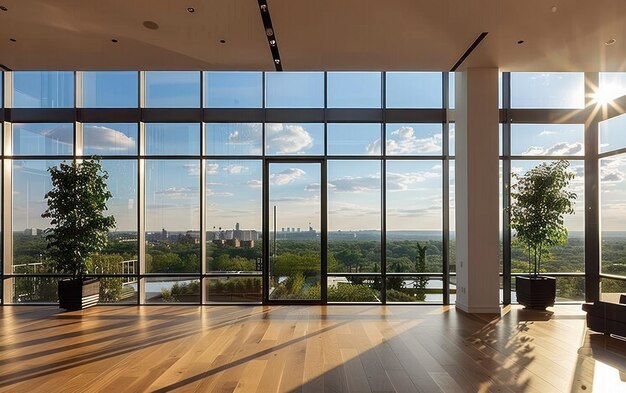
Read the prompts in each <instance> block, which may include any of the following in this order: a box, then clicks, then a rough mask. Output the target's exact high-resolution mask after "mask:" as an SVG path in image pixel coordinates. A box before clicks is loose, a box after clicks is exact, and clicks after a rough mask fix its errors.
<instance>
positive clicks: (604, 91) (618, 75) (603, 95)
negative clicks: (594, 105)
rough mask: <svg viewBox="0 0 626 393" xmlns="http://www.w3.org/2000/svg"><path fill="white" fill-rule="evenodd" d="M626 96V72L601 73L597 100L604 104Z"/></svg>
mask: <svg viewBox="0 0 626 393" xmlns="http://www.w3.org/2000/svg"><path fill="white" fill-rule="evenodd" d="M623 95H626V72H601V73H600V88H599V90H598V92H596V97H595V98H596V100H597V101H598V102H599V103H601V104H603V103H608V102H610V101H612V100H614V99H616V98H619V97H621V96H623Z"/></svg>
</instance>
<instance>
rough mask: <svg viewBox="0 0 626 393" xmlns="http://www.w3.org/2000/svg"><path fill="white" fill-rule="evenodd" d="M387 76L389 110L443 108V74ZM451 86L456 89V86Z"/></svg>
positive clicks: (396, 74) (405, 73) (394, 73)
mask: <svg viewBox="0 0 626 393" xmlns="http://www.w3.org/2000/svg"><path fill="white" fill-rule="evenodd" d="M386 76H387V81H386V82H387V108H441V107H442V105H443V104H442V103H443V99H442V83H443V82H442V74H441V72H387V74H386ZM451 79H452V80H453V79H454V74H452V78H451ZM451 86H452V87H451V88H452V89H454V85H451ZM452 91H454V90H452ZM451 97H454V94H452V96H451ZM452 103H453V104H454V98H452ZM453 107H454V106H453Z"/></svg>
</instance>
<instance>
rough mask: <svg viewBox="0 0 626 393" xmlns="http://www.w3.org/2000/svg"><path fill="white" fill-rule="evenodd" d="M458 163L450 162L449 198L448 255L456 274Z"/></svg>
mask: <svg viewBox="0 0 626 393" xmlns="http://www.w3.org/2000/svg"><path fill="white" fill-rule="evenodd" d="M455 166H456V163H455V161H454V160H450V172H449V180H450V183H449V185H450V188H449V196H450V209H449V217H448V218H449V219H450V220H449V222H450V226H449V235H450V239H449V248H448V251H449V254H448V261H449V262H448V263H449V264H450V272H452V273H454V272H456V195H455V192H456V190H455V186H454V183H455V180H454V178H455V176H456V174H455V170H456V168H455Z"/></svg>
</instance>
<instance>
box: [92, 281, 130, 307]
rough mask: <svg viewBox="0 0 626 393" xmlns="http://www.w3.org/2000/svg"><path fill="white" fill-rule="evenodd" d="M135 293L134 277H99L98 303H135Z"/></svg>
mask: <svg viewBox="0 0 626 393" xmlns="http://www.w3.org/2000/svg"><path fill="white" fill-rule="evenodd" d="M137 295H138V294H137V280H136V278H135V277H130V276H128V277H102V278H100V302H99V304H137Z"/></svg>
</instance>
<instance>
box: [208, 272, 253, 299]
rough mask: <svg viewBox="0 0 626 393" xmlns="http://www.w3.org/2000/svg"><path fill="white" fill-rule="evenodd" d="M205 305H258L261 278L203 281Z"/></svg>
mask: <svg viewBox="0 0 626 393" xmlns="http://www.w3.org/2000/svg"><path fill="white" fill-rule="evenodd" d="M204 283H205V286H206V297H207V298H206V302H207V303H231V302H232V303H249V302H253V303H260V302H261V300H262V296H263V292H262V288H263V282H262V279H261V277H215V278H207V279H205V280H204Z"/></svg>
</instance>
